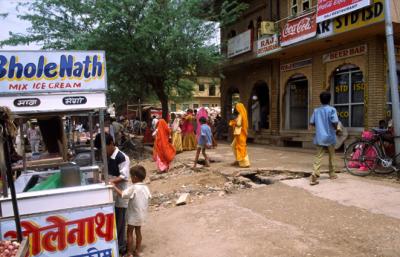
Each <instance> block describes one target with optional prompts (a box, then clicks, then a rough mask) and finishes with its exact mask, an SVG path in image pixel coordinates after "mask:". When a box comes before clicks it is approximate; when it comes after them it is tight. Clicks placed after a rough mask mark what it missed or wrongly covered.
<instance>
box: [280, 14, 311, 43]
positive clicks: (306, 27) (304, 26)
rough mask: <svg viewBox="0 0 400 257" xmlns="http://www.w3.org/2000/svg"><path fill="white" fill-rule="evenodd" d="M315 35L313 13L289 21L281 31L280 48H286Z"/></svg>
mask: <svg viewBox="0 0 400 257" xmlns="http://www.w3.org/2000/svg"><path fill="white" fill-rule="evenodd" d="M316 35H317V23H316V14H315V12H313V13H309V14H306V15H303V16H300V17H297V18H295V19H293V20H289V21H288V22H287V23H286V24H285V26H284V27H283V29H282V31H281V46H288V45H291V44H294V43H297V42H300V41H303V40H306V39H309V38H312V37H315V36H316Z"/></svg>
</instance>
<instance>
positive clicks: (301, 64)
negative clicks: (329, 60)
mask: <svg viewBox="0 0 400 257" xmlns="http://www.w3.org/2000/svg"><path fill="white" fill-rule="evenodd" d="M311 65H312V59H311V58H310V59H305V60H300V61H296V62H291V63H287V64H283V65H281V72H285V71H290V70H296V69H300V68H304V67H308V66H311Z"/></svg>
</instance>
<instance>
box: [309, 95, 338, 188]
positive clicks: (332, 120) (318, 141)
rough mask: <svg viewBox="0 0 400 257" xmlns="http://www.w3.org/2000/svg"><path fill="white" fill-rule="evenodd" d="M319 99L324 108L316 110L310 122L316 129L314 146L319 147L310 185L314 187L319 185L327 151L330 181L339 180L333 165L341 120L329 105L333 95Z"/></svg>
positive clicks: (321, 96)
mask: <svg viewBox="0 0 400 257" xmlns="http://www.w3.org/2000/svg"><path fill="white" fill-rule="evenodd" d="M319 98H320V101H321V104H322V106H321V107H318V108H316V109H315V110H314V113H313V115H312V116H311V120H310V125H311V126H314V127H315V137H314V144H315V145H316V147H317V153H316V155H315V161H314V172H313V174H312V175H311V181H310V185H312V186H313V185H317V184H318V183H319V182H318V178H319V176H320V168H321V159H322V157H323V156H324V152H325V150H326V149H327V150H328V153H329V177H330V179H336V178H337V176H336V174H335V167H334V165H333V163H334V158H335V144H336V130H337V127H338V123H339V119H338V115H337V112H336V109H335V108H333V107H332V106H330V105H329V103H330V102H331V93H329V92H322V93H321V94H320V96H319Z"/></svg>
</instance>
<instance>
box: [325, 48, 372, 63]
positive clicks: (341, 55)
mask: <svg viewBox="0 0 400 257" xmlns="http://www.w3.org/2000/svg"><path fill="white" fill-rule="evenodd" d="M367 49H368V48H367V45H365V44H364V45H359V46H356V47H352V48H347V49H342V50H338V51H334V52H330V53H328V54H324V55H323V56H322V61H323V62H324V63H327V62H332V61H336V60H340V59H345V58H349V57H353V56H358V55H363V54H366V53H367Z"/></svg>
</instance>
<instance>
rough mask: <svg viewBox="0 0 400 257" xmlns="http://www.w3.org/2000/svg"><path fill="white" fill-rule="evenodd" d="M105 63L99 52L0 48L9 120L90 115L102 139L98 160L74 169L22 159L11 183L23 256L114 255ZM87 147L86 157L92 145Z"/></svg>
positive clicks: (8, 207) (10, 223)
mask: <svg viewBox="0 0 400 257" xmlns="http://www.w3.org/2000/svg"><path fill="white" fill-rule="evenodd" d="M105 65H106V62H105V53H104V52H102V51H0V105H1V106H7V107H8V108H9V109H11V111H12V114H13V115H14V117H15V118H16V119H20V120H24V119H25V120H26V119H29V118H38V119H40V118H43V117H46V118H48V117H62V116H65V115H71V116H73V115H85V114H90V115H93V114H95V115H98V117H99V123H100V134H101V138H102V139H103V140H101V143H102V147H101V148H102V149H100V150H101V156H102V158H101V159H102V162H101V163H99V162H97V161H96V160H95V159H94V157H93V158H92V161H91V163H90V165H88V166H86V167H79V166H77V165H76V164H74V163H68V160H66V159H65V157H64V158H63V159H64V162H62V163H60V165H59V167H52V168H49V167H47V168H46V169H44V170H39V171H38V170H35V171H32V170H30V169H29V165H27V164H26V161H24V168H23V171H22V174H21V176H19V177H18V178H17V179H16V181H15V184H14V185H15V187H16V188H17V194H16V199H17V203H18V210H19V215H20V220H21V221H20V225H21V228H22V235H23V237H24V238H27V239H28V242H29V251H28V255H27V256H34V257H39V256H40V257H42V256H43V257H44V256H70V257H72V256H74V257H75V256H88V257H91V256H118V249H117V245H118V244H117V239H116V226H115V217H114V216H115V214H114V201H113V192H112V188H111V187H110V186H108V185H107V184H108V183H107V182H108V169H107V156H106V150H105V140H104V137H105V134H104V111H105V109H106V90H107V81H106V77H107V76H106V66H105ZM43 137H46V135H43ZM90 140H93V138H92V137H91V138H90ZM64 144H65V141H64ZM91 148H92V154H93V142H91ZM56 166H57V165H56ZM96 173H100V177H101V178H102V179H98V177H97V176H95V174H96ZM2 177H3V178H4V176H2ZM12 183H14V182H12ZM44 184H46V185H50V184H51V185H52V186H51V187H44V186H43V185H44ZM49 188H50V189H49ZM5 195H8V194H7V191H6V192H5ZM5 195H3V196H2V197H1V198H0V215H1V218H0V240H12V239H15V238H16V237H17V232H16V223H15V221H14V211H13V206H12V199H11V197H10V196H5Z"/></svg>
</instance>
